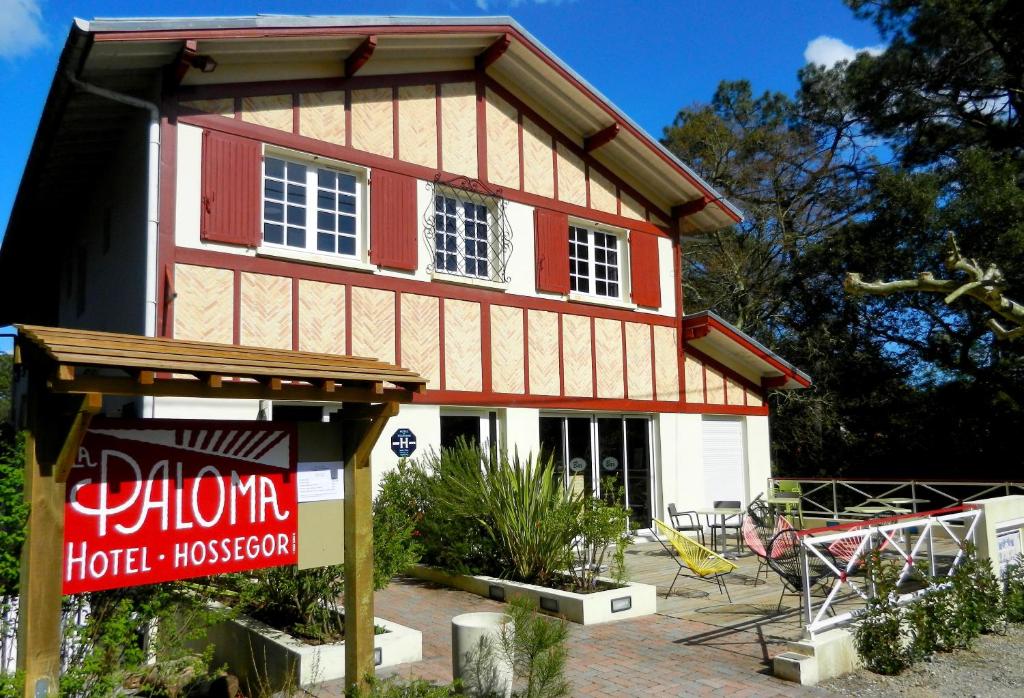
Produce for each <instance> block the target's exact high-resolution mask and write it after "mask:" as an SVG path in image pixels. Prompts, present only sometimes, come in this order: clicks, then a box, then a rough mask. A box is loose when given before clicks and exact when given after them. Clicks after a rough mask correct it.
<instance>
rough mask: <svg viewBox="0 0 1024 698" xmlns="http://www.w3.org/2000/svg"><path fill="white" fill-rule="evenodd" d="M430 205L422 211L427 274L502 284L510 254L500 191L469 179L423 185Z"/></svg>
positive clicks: (505, 276) (437, 179)
mask: <svg viewBox="0 0 1024 698" xmlns="http://www.w3.org/2000/svg"><path fill="white" fill-rule="evenodd" d="M426 187H427V191H428V192H430V203H429V204H428V205H427V208H426V210H425V211H424V212H423V222H424V241H425V242H426V245H427V249H428V250H429V251H430V256H429V258H428V259H429V260H430V261H429V263H428V265H427V270H428V271H429V272H431V273H437V274H449V275H452V276H461V277H465V278H468V279H480V280H483V281H490V282H493V283H499V284H505V283H508V281H509V275H508V261H509V258H510V256H511V253H512V229H511V226H509V223H508V218H507V217H506V212H505V209H506V201H505V199H504V198H503V197H502V195H501V189H492V188H491V187H488V186H487V185H486V184H484V183H483V182H480V181H479V180H476V179H471V178H469V177H455V178H452V179H447V180H443V181H442V179H441V178H440V177H435V178H434V180H433V181H431V182H427V184H426Z"/></svg>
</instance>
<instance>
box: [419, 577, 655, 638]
mask: <svg viewBox="0 0 1024 698" xmlns="http://www.w3.org/2000/svg"><path fill="white" fill-rule="evenodd" d="M408 572H409V574H411V575H412V576H414V577H418V578H419V579H425V580H427V581H429V582H434V583H435V584H443V585H444V586H448V587H453V588H455V589H461V590H462V591H468V592H469V593H471V594H477V595H478V596H485V597H487V598H491V599H495V600H497V601H505V600H509V599H513V598H517V597H526V598H528V599H530V600H531V601H532V602H533V603H534V604H536V606H537V607H538V608H539V609H540V610H541V611H545V612H547V613H551V614H552V615H558V616H562V617H564V618H565V619H566V620H569V621H572V622H573V623H580V624H581V625H595V624H597V623H608V622H611V621H616V620H624V619H626V618H638V617H640V616H649V615H651V614H652V613H654V612H655V610H656V607H657V594H658V589H657V587H654V586H652V585H650V584H640V583H637V582H627V583H626V585H625V586H623V587H620V588H618V589H608V590H605V591H596V592H594V593H592V594H577V593H575V592H571V591H560V590H558V589H550V588H548V587H542V586H537V585H535V584H523V583H521V582H512V581H509V580H507V579H498V578H497V577H487V576H484V575H474V576H471V575H465V574H450V573H448V572H445V571H443V570H440V569H438V568H436V567H428V566H427V565H413V566H412V567H411V568H409V570H408ZM603 581H607V582H610V581H611V580H607V579H606V580H603Z"/></svg>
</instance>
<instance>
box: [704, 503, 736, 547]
mask: <svg viewBox="0 0 1024 698" xmlns="http://www.w3.org/2000/svg"><path fill="white" fill-rule="evenodd" d="M712 506H713V507H714V508H715V509H720V508H721V509H740V508H742V507H743V503H742V502H740V501H739V500H738V499H717V500H715V501H714V502H713V503H712ZM709 518H711V517H709ZM708 523H709V524H710V528H711V547H712V548H714V547H715V545H716V541H717V539H718V531H719V529H721V531H722V535H723V536H728V535H729V533H732V534H733V535H735V536H736V539H737V540H742V537H741V536H740V527H741V526H742V525H743V515H742V514H736V515H734V516H726V517H725V520H724V521H719V520H718V517H717V516H716V517H713V518H711V521H709V522H708ZM725 542H726V539H724V538H723V540H722V543H723V545H724V544H725Z"/></svg>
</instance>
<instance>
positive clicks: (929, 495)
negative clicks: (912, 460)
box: [767, 477, 1024, 518]
mask: <svg viewBox="0 0 1024 698" xmlns="http://www.w3.org/2000/svg"><path fill="white" fill-rule="evenodd" d="M778 482H795V483H799V484H800V503H801V506H802V507H803V514H804V516H812V517H813V516H821V517H826V518H840V517H842V516H843V512H844V511H846V510H848V509H849V508H850V507H861V506H865V505H872V504H876V503H878V500H880V499H881V500H892V499H901V498H902V499H907V500H913V501H908V502H907V503H906V505H905V506H906V507H907V508H909V509H911V510H912V511H914V512H917V511H918V510H925V509H927V510H933V509H941V508H943V507H950V506H958V505H960V504H965V503H967V502H974V501H977V500H979V499H983V498H985V497H1002V496H1006V495H1011V494H1024V481H1020V480H1001V481H995V480H898V479H894V480H868V479H857V478H852V479H850V478H848V479H839V478H820V477H819V478H815V477H810V478H783V477H778V478H769V479H768V489H767V491H768V492H774V491H775V489H776V483H778Z"/></svg>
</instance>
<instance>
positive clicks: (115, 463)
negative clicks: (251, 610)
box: [63, 419, 298, 594]
mask: <svg viewBox="0 0 1024 698" xmlns="http://www.w3.org/2000/svg"><path fill="white" fill-rule="evenodd" d="M296 446H297V445H296V435H295V429H294V425H292V424H278V423H273V422H214V421H191V420H156V419H147V420H124V419H117V420H111V419H108V420H101V419H95V420H93V422H92V425H91V427H90V428H89V432H88V433H87V434H86V437H85V439H84V440H83V441H82V446H81V448H79V451H78V459H77V462H76V464H75V466H74V467H73V468H72V469H71V473H70V475H69V477H68V482H67V497H66V500H65V504H64V567H63V570H64V572H63V579H64V593H65V594H75V593H80V592H85V591H98V590H100V589H112V588H117V587H127V586H135V585H137V584H153V583H155V582H167V581H172V580H175V579H187V578H189V577H202V576H206V575H210V574H220V573H224V572H240V571H242V570H250V569H257V568H261V567H275V566H278V565H293V564H295V563H296V561H297V551H296V532H297V529H298V526H297V520H298V511H297V493H296V484H295V454H296Z"/></svg>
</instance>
